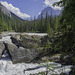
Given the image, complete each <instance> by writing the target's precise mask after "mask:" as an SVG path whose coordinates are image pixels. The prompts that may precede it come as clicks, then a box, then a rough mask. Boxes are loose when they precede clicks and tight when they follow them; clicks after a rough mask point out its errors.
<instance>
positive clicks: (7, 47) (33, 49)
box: [0, 33, 71, 75]
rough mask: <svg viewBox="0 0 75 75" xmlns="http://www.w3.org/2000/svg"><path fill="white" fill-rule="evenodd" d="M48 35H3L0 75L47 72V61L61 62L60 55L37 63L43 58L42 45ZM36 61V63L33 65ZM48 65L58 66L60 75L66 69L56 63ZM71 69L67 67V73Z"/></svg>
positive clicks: (1, 40) (0, 50) (0, 49)
mask: <svg viewBox="0 0 75 75" xmlns="http://www.w3.org/2000/svg"><path fill="white" fill-rule="evenodd" d="M46 35H47V34H40V35H39V34H36V35H33V33H32V34H31V35H30V33H29V34H27V33H24V34H23V33H8V34H7V35H6V34H5V33H3V34H2V39H0V58H1V60H0V75H8V74H9V75H13V74H16V75H30V74H35V73H39V72H42V71H44V72H45V71H47V64H46V63H45V62H46V61H47V59H50V60H52V61H53V60H57V59H58V60H59V59H60V55H55V56H53V57H51V58H50V57H45V56H44V57H42V58H41V59H40V60H39V61H36V59H38V58H40V56H41V55H40V54H41V53H42V47H41V46H40V45H41V43H42V39H43V38H45V37H46ZM10 38H11V39H10ZM34 61H35V62H36V63H33V62H34ZM26 62H28V63H26ZM40 62H43V63H40ZM13 63H14V64H13ZM15 63H16V64H15ZM39 63H40V64H39ZM42 64H43V65H42ZM48 64H50V65H54V66H56V65H57V66H56V70H55V71H57V74H59V70H60V73H61V72H62V70H61V69H64V68H63V66H62V65H61V64H58V63H55V62H48ZM61 66H62V67H61ZM70 67H71V66H70ZM70 67H68V66H66V69H65V72H69V71H70ZM51 73H52V72H51Z"/></svg>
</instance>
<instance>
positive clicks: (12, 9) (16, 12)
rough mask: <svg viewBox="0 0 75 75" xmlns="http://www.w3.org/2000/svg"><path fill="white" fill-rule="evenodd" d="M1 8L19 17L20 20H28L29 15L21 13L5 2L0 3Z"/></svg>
mask: <svg viewBox="0 0 75 75" xmlns="http://www.w3.org/2000/svg"><path fill="white" fill-rule="evenodd" d="M0 3H1V4H2V5H3V6H5V7H6V8H7V9H8V10H9V11H11V12H13V13H14V14H16V15H17V16H19V17H20V18H22V19H26V18H30V15H28V14H25V13H21V11H20V9H19V8H17V7H14V6H13V5H12V4H8V3H7V2H6V1H1V2H0Z"/></svg>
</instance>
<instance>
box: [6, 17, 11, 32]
mask: <svg viewBox="0 0 75 75" xmlns="http://www.w3.org/2000/svg"><path fill="white" fill-rule="evenodd" d="M7 24H8V31H11V30H12V27H11V20H10V17H8V21H7Z"/></svg>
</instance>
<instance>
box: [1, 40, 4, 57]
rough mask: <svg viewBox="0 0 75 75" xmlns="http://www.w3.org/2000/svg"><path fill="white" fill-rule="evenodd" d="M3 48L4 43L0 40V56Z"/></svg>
mask: <svg viewBox="0 0 75 75" xmlns="http://www.w3.org/2000/svg"><path fill="white" fill-rule="evenodd" d="M4 50H5V45H4V43H3V42H1V41H0V58H1V57H2V54H3V52H4Z"/></svg>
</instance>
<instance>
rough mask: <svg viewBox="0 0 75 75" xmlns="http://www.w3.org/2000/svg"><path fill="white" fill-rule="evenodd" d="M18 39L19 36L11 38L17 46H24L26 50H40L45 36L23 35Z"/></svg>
mask: <svg viewBox="0 0 75 75" xmlns="http://www.w3.org/2000/svg"><path fill="white" fill-rule="evenodd" d="M17 37H18V35H15V36H11V40H12V42H13V43H14V44H15V45H17V46H23V47H24V48H38V47H39V46H40V44H41V38H43V36H38V35H27V34H21V35H20V36H19V38H17Z"/></svg>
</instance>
